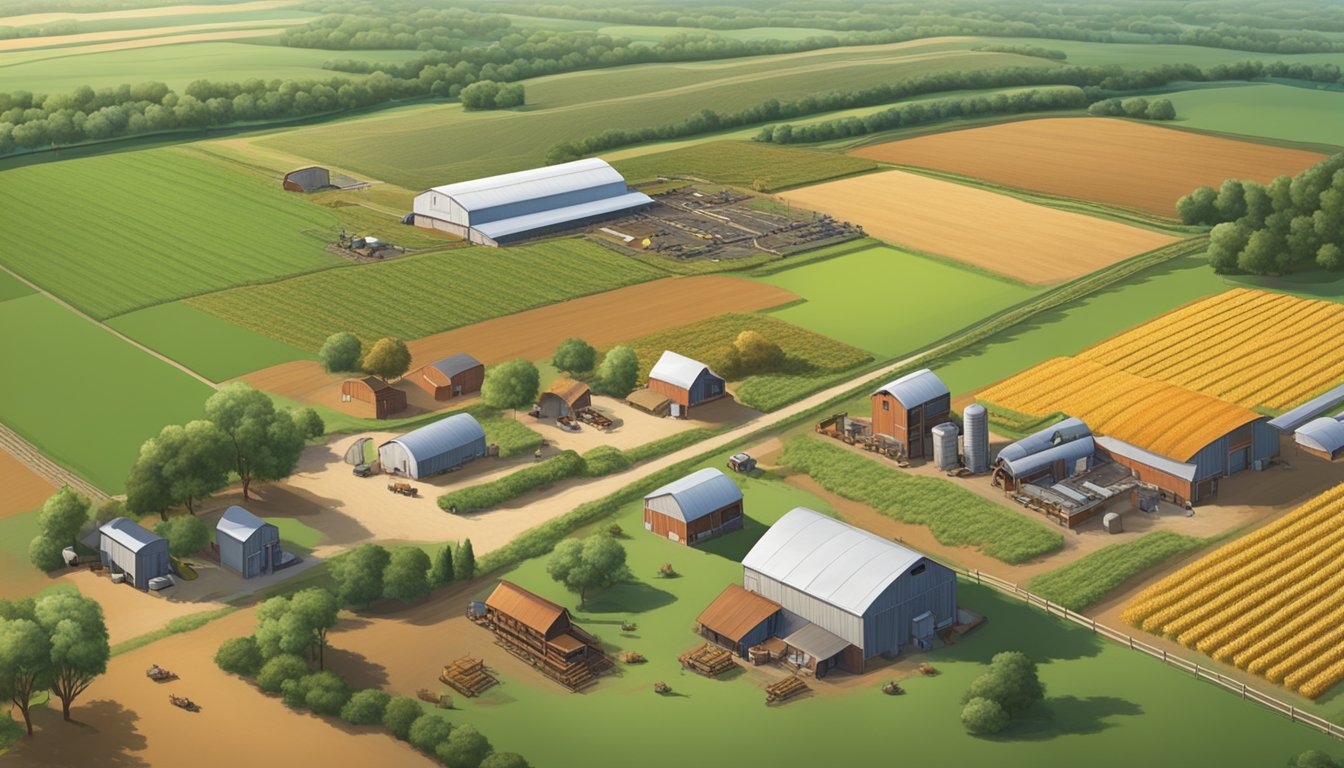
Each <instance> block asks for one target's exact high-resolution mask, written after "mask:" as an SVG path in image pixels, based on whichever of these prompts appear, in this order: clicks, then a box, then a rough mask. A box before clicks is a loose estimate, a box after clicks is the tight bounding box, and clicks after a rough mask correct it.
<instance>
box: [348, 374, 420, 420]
mask: <svg viewBox="0 0 1344 768" xmlns="http://www.w3.org/2000/svg"><path fill="white" fill-rule="evenodd" d="M352 400H358V401H359V402H361V403H368V404H369V406H370V410H371V411H372V412H373V417H374V418H375V419H390V418H392V415H393V414H396V413H399V412H401V411H404V410H406V393H405V392H403V391H401V390H400V389H397V388H396V387H394V386H392V385H391V384H388V383H387V382H386V381H383V380H382V379H380V378H378V377H377V376H365V377H364V378H362V379H346V380H345V381H343V382H341V402H343V403H348V402H350V401H352Z"/></svg>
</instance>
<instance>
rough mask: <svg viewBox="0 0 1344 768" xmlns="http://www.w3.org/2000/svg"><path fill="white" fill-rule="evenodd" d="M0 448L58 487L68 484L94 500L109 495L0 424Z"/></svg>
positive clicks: (102, 500)
mask: <svg viewBox="0 0 1344 768" xmlns="http://www.w3.org/2000/svg"><path fill="white" fill-rule="evenodd" d="M0 450H2V451H5V452H6V453H9V454H10V455H12V456H13V457H14V458H16V459H18V460H19V463H21V464H23V465H24V466H25V467H27V468H28V469H30V470H32V471H33V473H34V474H36V475H37V476H38V477H41V478H42V479H44V480H46V481H47V482H49V483H51V484H52V485H54V486H56V487H57V488H60V487H61V486H65V485H68V486H70V487H71V488H74V489H75V490H76V491H79V492H80V493H82V494H83V495H85V496H87V497H88V498H90V499H92V500H93V501H95V502H99V503H101V502H104V501H107V500H108V499H109V498H110V497H109V496H108V495H107V494H106V493H103V491H102V490H101V489H100V488H98V486H96V485H94V484H93V483H91V482H89V481H88V480H85V479H84V478H82V477H80V476H79V475H77V474H75V472H74V470H71V469H67V468H66V467H63V466H61V465H60V464H57V463H56V462H54V461H52V460H51V459H50V458H48V457H47V455H46V454H44V453H42V451H41V450H40V449H39V448H38V447H37V446H35V445H33V444H32V443H30V442H28V441H27V440H25V439H24V438H23V435H20V434H19V433H18V432H15V431H14V430H12V429H10V428H9V427H7V426H5V425H4V424H0Z"/></svg>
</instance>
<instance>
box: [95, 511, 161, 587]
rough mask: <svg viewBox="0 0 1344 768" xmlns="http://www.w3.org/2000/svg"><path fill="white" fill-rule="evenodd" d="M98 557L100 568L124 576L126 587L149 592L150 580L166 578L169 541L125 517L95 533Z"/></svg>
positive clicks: (114, 519)
mask: <svg viewBox="0 0 1344 768" xmlns="http://www.w3.org/2000/svg"><path fill="white" fill-rule="evenodd" d="M98 554H99V558H100V559H101V560H102V561H103V565H105V566H107V567H108V568H109V569H110V570H111V571H112V573H124V574H125V575H126V583H127V584H130V585H131V586H133V587H135V588H136V589H149V580H150V579H154V578H158V577H159V576H167V575H168V572H169V571H170V570H171V568H172V564H171V562H170V561H169V557H168V540H167V539H165V538H162V537H160V536H155V535H154V534H153V533H150V532H149V531H147V530H145V529H144V528H142V527H141V526H140V524H139V523H136V522H135V521H134V520H131V519H129V518H125V517H117V518H113V519H112V520H109V521H108V522H106V523H104V524H103V526H102V527H101V528H99V529H98Z"/></svg>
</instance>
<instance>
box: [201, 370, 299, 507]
mask: <svg viewBox="0 0 1344 768" xmlns="http://www.w3.org/2000/svg"><path fill="white" fill-rule="evenodd" d="M205 416H206V418H207V419H209V420H210V421H212V422H214V424H215V426H216V427H218V428H219V430H220V431H221V432H223V433H224V435H225V436H226V437H227V438H228V440H229V443H230V446H231V449H232V457H233V471H234V472H236V473H237V474H238V477H239V479H240V480H242V483H243V498H244V499H250V498H251V496H250V495H249V490H250V489H251V487H252V483H253V482H257V481H261V482H264V481H267V480H279V479H281V478H284V477H288V476H289V474H290V473H292V472H293V471H294V467H295V466H297V465H298V463H299V455H300V454H302V453H303V447H304V442H305V439H306V438H305V435H304V432H303V431H302V430H301V429H300V427H299V425H298V424H296V423H295V420H294V417H293V415H292V414H291V413H290V412H289V411H282V410H278V409H276V407H275V403H273V402H272V401H271V398H270V397H269V396H267V395H266V393H264V392H261V391H259V390H256V389H253V388H252V387H251V386H249V385H247V384H244V383H242V382H236V383H233V384H226V385H224V386H222V387H220V388H219V390H218V391H216V392H215V394H213V395H211V396H210V399H208V400H206V401H205Z"/></svg>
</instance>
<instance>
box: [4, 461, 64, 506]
mask: <svg viewBox="0 0 1344 768" xmlns="http://www.w3.org/2000/svg"><path fill="white" fill-rule="evenodd" d="M0 488H3V489H4V493H0V519H3V518H6V517H13V516H14V515H21V514H23V513H24V512H31V511H33V510H34V509H37V508H38V507H40V506H42V503H43V502H44V501H46V500H47V497H49V496H51V495H52V494H53V493H55V492H56V486H54V485H52V484H51V483H49V482H47V481H46V480H44V479H43V478H42V477H41V476H40V475H38V474H37V473H35V472H33V471H32V470H31V469H29V468H28V467H26V466H24V464H23V462H21V461H19V460H18V459H16V458H14V456H12V455H11V454H10V453H9V452H8V451H3V450H0Z"/></svg>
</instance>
